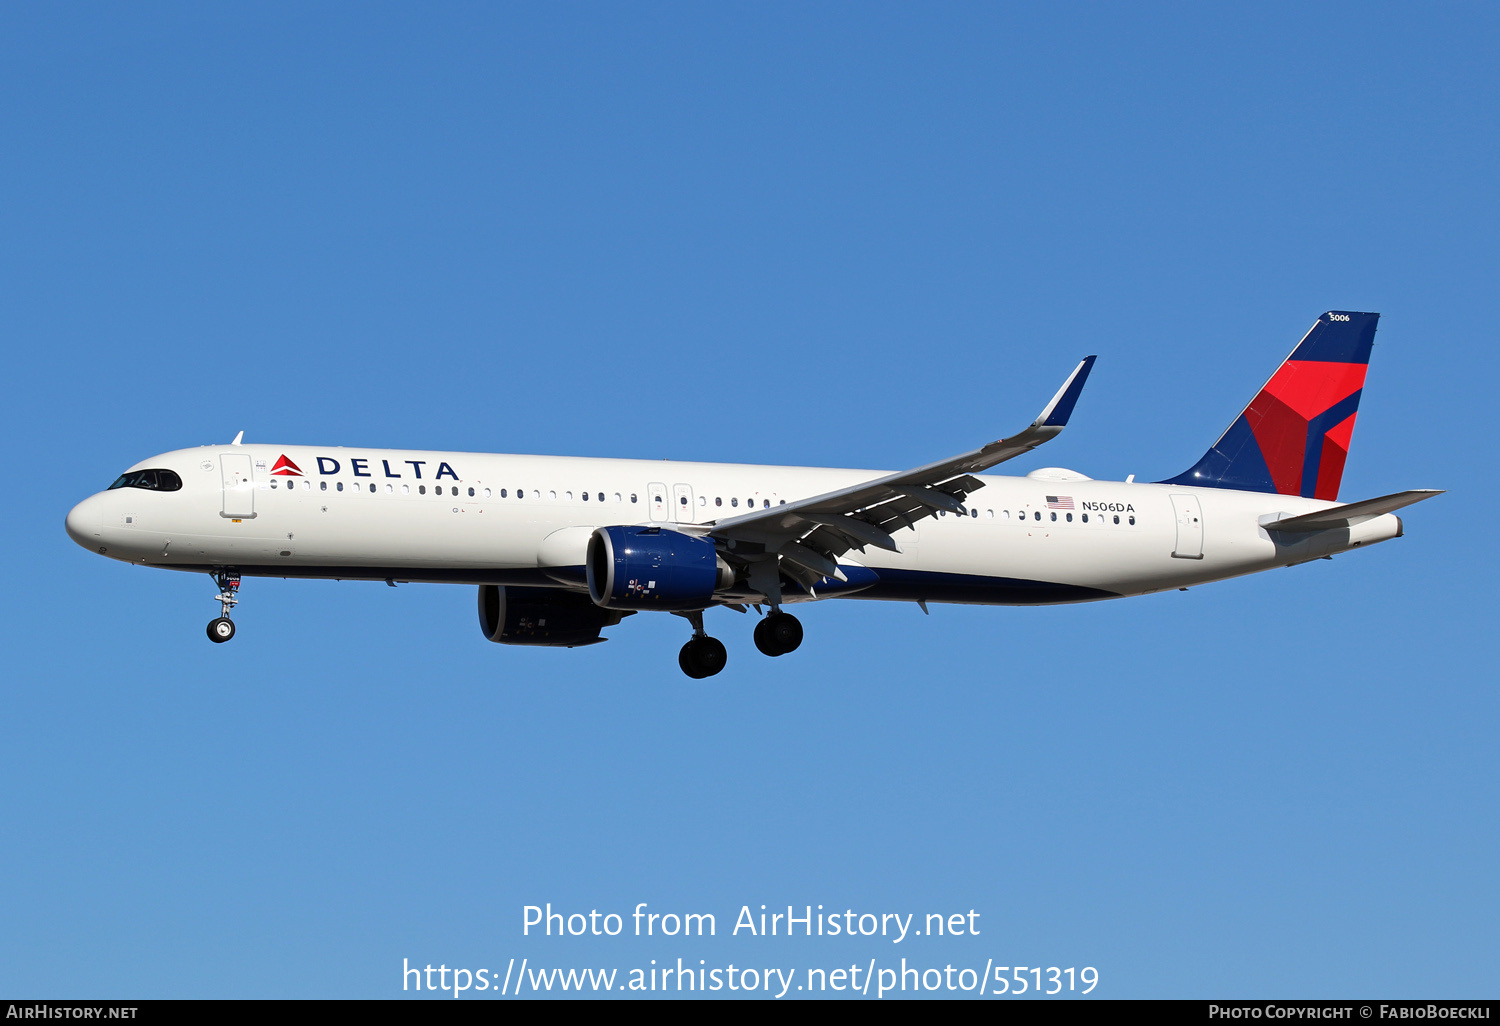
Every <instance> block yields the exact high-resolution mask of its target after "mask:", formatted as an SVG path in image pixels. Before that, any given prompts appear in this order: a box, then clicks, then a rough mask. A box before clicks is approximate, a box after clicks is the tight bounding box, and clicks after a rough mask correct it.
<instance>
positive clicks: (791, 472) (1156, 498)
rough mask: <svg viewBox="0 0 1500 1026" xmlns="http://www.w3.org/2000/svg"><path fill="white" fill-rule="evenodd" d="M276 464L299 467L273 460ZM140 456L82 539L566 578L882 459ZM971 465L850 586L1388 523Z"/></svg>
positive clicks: (1327, 543) (113, 550) (1080, 589)
mask: <svg viewBox="0 0 1500 1026" xmlns="http://www.w3.org/2000/svg"><path fill="white" fill-rule="evenodd" d="M279 461H290V463H291V464H292V465H294V466H295V467H296V468H298V469H299V470H300V474H292V475H288V474H285V473H283V474H275V473H273V471H274V470H275V468H276V466H277V464H278V462H279ZM136 468H157V469H169V470H172V471H175V472H176V473H177V475H179V476H180V478H181V481H182V487H181V488H180V489H179V490H176V491H150V490H144V489H141V488H133V487H122V488H115V489H111V490H109V491H105V492H100V493H98V494H96V495H93V496H91V497H89V498H88V499H86V500H84V501H83V502H81V503H80V504H79V505H78V506H77V507H75V508H74V510H73V511H72V512H71V513H70V514H69V515H68V523H67V526H68V532H69V534H70V535H72V537H73V538H74V539H75V540H76V541H77V542H78V543H79V544H80V545H83V546H85V547H87V548H89V549H91V550H93V551H96V552H99V553H101V554H103V555H106V556H109V557H111V558H113V559H119V560H123V561H127V562H131V563H138V564H143V565H149V566H156V567H165V568H170V569H179V570H193V571H213V570H222V569H226V568H229V569H234V570H237V571H239V572H241V573H243V574H246V575H250V576H257V575H258V576H278V577H329V578H364V579H377V580H378V579H389V580H396V581H433V582H468V583H481V584H482V583H493V584H509V585H521V586H525V585H536V586H550V587H557V586H559V585H566V586H573V587H576V586H577V585H578V584H579V582H580V581H581V577H580V576H579V571H578V568H580V567H581V566H582V565H583V563H584V550H585V547H586V544H587V539H588V536H589V533H590V532H591V531H592V529H593V528H595V527H602V526H607V525H629V524H656V525H660V526H663V527H671V526H672V525H673V524H706V523H709V522H712V521H715V520H723V519H727V518H729V517H732V516H736V515H739V514H742V513H745V512H747V511H748V507H749V506H751V505H753V506H754V507H755V508H764V507H765V506H766V505H767V504H769V505H771V506H775V505H778V504H780V503H782V502H783V501H795V500H797V499H801V498H804V497H807V496H811V495H816V494H821V493H824V492H829V491H831V490H834V489H837V488H840V487H844V486H847V485H853V484H857V483H859V482H862V481H868V480H870V479H872V478H876V477H879V476H881V472H879V471H870V470H835V469H823V468H815V467H778V466H752V465H742V464H720V463H677V462H671V461H646V460H617V459H590V458H579V457H557V456H509V455H492V454H483V453H463V452H417V451H406V450H374V449H349V448H337V447H334V448H319V447H309V446H288V447H272V446H264V445H240V446H205V447H202V448H198V449H182V450H177V451H175V452H170V453H166V454H163V455H161V456H156V457H152V458H151V459H148V460H145V461H142V462H141V463H138V464H136ZM136 468H132V469H136ZM1038 473H1041V472H1038ZM979 479H980V480H981V481H983V482H984V487H983V488H981V489H979V490H978V491H977V492H975V493H973V494H972V495H971V496H970V498H969V499H968V506H969V510H970V514H971V515H969V516H959V515H956V514H952V513H944V514H942V515H940V516H937V517H935V518H931V519H927V520H924V521H921V522H920V523H919V524H918V525H917V527H916V528H914V529H902V530H899V531H897V532H896V533H895V539H896V541H897V542H898V543H899V545H900V547H901V550H902V551H901V552H900V553H892V552H886V551H881V550H879V549H875V548H873V547H871V548H868V549H866V550H865V551H864V552H862V553H861V552H857V551H855V552H851V553H849V556H848V557H846V558H845V559H844V560H842V562H844V563H847V564H857V565H860V566H865V567H868V568H870V569H872V570H874V571H876V573H877V574H878V575H879V576H880V578H881V582H880V583H879V584H877V585H875V586H873V587H866V588H865V589H864V590H860V591H855V592H852V593H851V597H863V598H889V599H898V600H915V599H927V600H931V601H938V602H941V601H951V602H980V603H995V604H1015V603H1028V604H1029V603H1040V602H1066V601H1083V600H1089V599H1097V598H1110V597H1116V596H1124V595H1140V594H1146V593H1148V592H1154V591H1160V590H1162V589H1166V588H1178V587H1186V586H1189V585H1194V584H1200V583H1203V582H1206V581H1213V580H1220V579H1223V578H1226V577H1234V576H1237V575H1240V574H1246V573H1253V572H1255V571H1258V570H1266V569H1270V568H1272V567H1277V566H1285V565H1288V564H1291V563H1297V562H1302V561H1305V560H1309V559H1314V558H1317V557H1320V556H1324V555H1331V554H1334V553H1337V552H1342V551H1346V550H1348V549H1351V548H1357V547H1359V546H1361V545H1368V544H1371V543H1373V542H1379V541H1384V540H1386V539H1389V538H1393V537H1397V536H1399V535H1400V533H1401V521H1400V520H1399V519H1398V518H1397V517H1396V516H1394V515H1392V514H1385V515H1382V516H1378V517H1375V518H1373V519H1371V520H1368V521H1366V522H1364V523H1362V524H1359V525H1358V526H1356V527H1353V528H1345V529H1339V530H1328V531H1320V532H1317V533H1314V534H1309V535H1300V536H1299V535H1292V536H1278V535H1275V534H1273V533H1271V532H1268V531H1266V530H1265V529H1264V528H1263V527H1262V524H1264V523H1266V522H1268V521H1269V520H1272V519H1275V518H1276V517H1277V516H1282V515H1298V514H1303V513H1309V512H1312V511H1315V510H1321V509H1326V508H1328V507H1330V506H1333V505H1335V503H1332V502H1327V501H1321V500H1315V499H1303V498H1299V497H1296V496H1287V495H1276V494H1267V493H1263V492H1242V491H1231V490H1226V489H1219V488H1202V489H1192V488H1183V487H1180V486H1175V485H1159V484H1137V483H1123V482H1113V481H1093V480H1088V479H1077V480H1065V479H1058V478H1057V477H1056V476H1053V477H1000V476H988V475H981V476H980V478H979ZM1069 507H1071V508H1069ZM1288 537H1290V538H1292V539H1294V540H1293V541H1292V542H1291V543H1288V541H1287V540H1285V539H1286V538H1288ZM802 597H805V596H802ZM794 600H795V599H793V598H792V597H791V596H788V601H794Z"/></svg>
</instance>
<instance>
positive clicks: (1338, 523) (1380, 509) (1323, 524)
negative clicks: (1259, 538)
mask: <svg viewBox="0 0 1500 1026" xmlns="http://www.w3.org/2000/svg"><path fill="white" fill-rule="evenodd" d="M1442 494H1443V489H1441V488H1418V489H1415V490H1413V491H1409V492H1397V493H1396V494H1394V495H1382V496H1380V497H1379V498H1378V499H1365V500H1364V501H1362V502H1350V503H1345V504H1344V505H1342V506H1334V507H1333V508H1331V509H1322V510H1319V511H1318V512H1316V513H1304V514H1302V515H1301V516H1300V517H1287V518H1286V519H1284V520H1274V521H1272V522H1271V523H1269V524H1265V525H1264V527H1265V529H1266V530H1267V531H1291V532H1308V531H1328V530H1332V529H1334V528H1338V527H1353V526H1354V525H1355V524H1362V523H1364V522H1365V521H1366V520H1371V519H1374V518H1375V517H1378V516H1380V515H1381V514H1383V513H1393V512H1395V511H1396V510H1398V509H1400V508H1401V507H1402V506H1410V505H1411V504H1412V503H1414V502H1421V501H1422V500H1423V499H1430V498H1432V497H1433V496H1434V495H1442Z"/></svg>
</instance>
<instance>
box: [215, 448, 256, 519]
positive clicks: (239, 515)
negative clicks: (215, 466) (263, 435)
mask: <svg viewBox="0 0 1500 1026" xmlns="http://www.w3.org/2000/svg"><path fill="white" fill-rule="evenodd" d="M219 475H220V477H221V479H222V480H223V482H224V508H223V509H222V510H221V511H220V513H219V516H221V517H227V518H229V519H233V520H253V519H255V472H254V470H252V469H251V466H250V455H249V454H248V453H238V452H236V453H222V454H220V456H219Z"/></svg>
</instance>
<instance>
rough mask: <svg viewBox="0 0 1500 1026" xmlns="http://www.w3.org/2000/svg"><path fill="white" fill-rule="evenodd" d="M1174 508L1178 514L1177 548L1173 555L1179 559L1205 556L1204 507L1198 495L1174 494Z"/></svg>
mask: <svg viewBox="0 0 1500 1026" xmlns="http://www.w3.org/2000/svg"><path fill="white" fill-rule="evenodd" d="M1172 509H1173V511H1174V512H1175V513H1176V514H1177V548H1175V549H1173V550H1172V555H1174V556H1176V557H1177V558H1178V559H1202V558H1203V507H1202V506H1201V505H1199V503H1198V497H1197V496H1196V495H1174V496H1172Z"/></svg>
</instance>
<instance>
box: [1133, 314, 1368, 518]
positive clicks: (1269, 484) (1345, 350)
mask: <svg viewBox="0 0 1500 1026" xmlns="http://www.w3.org/2000/svg"><path fill="white" fill-rule="evenodd" d="M1379 319H1380V315H1379V314H1375V313H1354V312H1350V311H1344V310H1330V311H1329V312H1328V313H1325V314H1324V315H1323V316H1322V317H1319V318H1318V319H1317V321H1316V322H1314V323H1313V326H1312V329H1311V330H1309V331H1308V333H1307V334H1306V335H1305V336H1304V337H1303V339H1302V341H1301V342H1300V343H1298V345H1297V348H1296V349H1294V350H1293V351H1292V355H1291V356H1289V357H1287V358H1286V361H1285V362H1284V363H1283V364H1282V365H1281V366H1280V367H1278V368H1277V369H1276V373H1275V374H1273V375H1271V380H1270V381H1267V382H1266V383H1265V385H1264V386H1263V387H1262V388H1261V390H1260V391H1259V392H1257V393H1256V395H1255V398H1254V399H1252V400H1250V405H1249V406H1246V407H1245V409H1244V410H1243V411H1242V412H1241V413H1240V415H1239V416H1238V417H1236V418H1235V421H1234V423H1233V424H1230V425H1229V429H1228V430H1227V431H1225V432H1224V434H1223V435H1222V436H1221V437H1220V438H1219V440H1218V441H1217V442H1215V443H1214V444H1213V447H1212V448H1211V449H1209V450H1208V452H1206V453H1204V454H1203V458H1202V459H1200V460H1199V461H1198V462H1197V463H1196V464H1195V465H1194V466H1193V467H1192V469H1191V470H1188V471H1186V472H1184V473H1182V474H1178V475H1177V476H1176V477H1174V478H1169V479H1168V480H1167V481H1164V482H1162V483H1163V484H1175V485H1191V486H1194V487H1200V488H1201V487H1211V488H1240V489H1244V490H1246V491H1254V492H1280V493H1281V494H1283V495H1301V496H1303V497H1304V498H1309V499H1337V498H1338V494H1339V481H1340V480H1341V479H1342V478H1343V476H1344V460H1345V459H1346V458H1347V457H1348V455H1349V440H1350V437H1351V436H1352V435H1353V434H1354V417H1355V414H1356V412H1357V411H1358V410H1359V397H1360V395H1361V393H1362V391H1363V389H1364V384H1365V370H1366V369H1367V368H1368V366H1369V363H1370V347H1371V346H1372V345H1373V344H1374V341H1375V322H1376V321H1378V320H1379Z"/></svg>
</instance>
